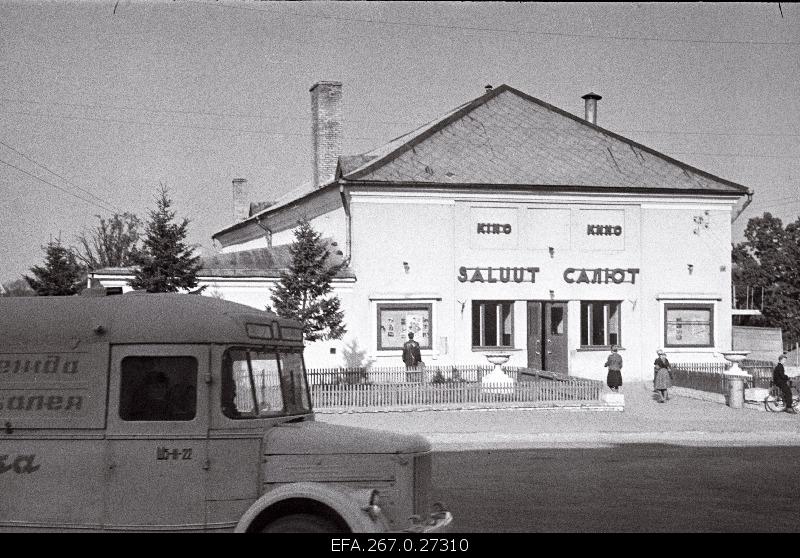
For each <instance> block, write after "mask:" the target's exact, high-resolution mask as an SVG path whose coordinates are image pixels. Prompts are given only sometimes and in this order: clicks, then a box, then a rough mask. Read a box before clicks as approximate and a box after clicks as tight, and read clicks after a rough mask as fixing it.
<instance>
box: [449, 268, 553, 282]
mask: <svg viewBox="0 0 800 558" xmlns="http://www.w3.org/2000/svg"><path fill="white" fill-rule="evenodd" d="M538 271H539V268H538V267H464V266H461V267H459V268H458V280H459V281H461V282H462V283H465V282H467V281H469V282H470V283H497V282H498V281H499V282H500V283H508V282H510V281H513V282H514V283H522V282H523V281H525V280H526V279H527V280H528V281H530V282H531V283H535V282H536V272H538ZM470 272H471V273H470ZM484 273H485V274H486V275H484Z"/></svg>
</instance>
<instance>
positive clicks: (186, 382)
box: [106, 345, 209, 530]
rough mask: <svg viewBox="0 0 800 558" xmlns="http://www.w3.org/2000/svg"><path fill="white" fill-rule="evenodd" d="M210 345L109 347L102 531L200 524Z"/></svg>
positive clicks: (202, 521)
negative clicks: (109, 373)
mask: <svg viewBox="0 0 800 558" xmlns="http://www.w3.org/2000/svg"><path fill="white" fill-rule="evenodd" d="M208 372H209V347H207V346H203V345H121V346H114V347H112V349H111V378H110V382H109V416H108V441H109V442H108V443H109V451H108V461H107V468H108V475H109V477H108V478H109V482H108V491H107V498H106V515H107V520H106V526H107V528H110V529H119V530H128V529H131V530H141V529H145V530H149V529H155V530H158V529H162V530H195V529H198V530H199V529H203V528H204V527H205V521H206V518H205V497H206V489H205V470H204V467H205V466H206V459H207V448H206V440H207V433H208V392H207V389H208V388H207V384H206V383H205V381H204V379H205V377H206V375H207V374H208Z"/></svg>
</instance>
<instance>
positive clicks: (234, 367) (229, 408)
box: [220, 349, 311, 419]
mask: <svg viewBox="0 0 800 558" xmlns="http://www.w3.org/2000/svg"><path fill="white" fill-rule="evenodd" d="M221 389H222V393H221V402H220V404H221V406H222V412H223V414H224V415H225V416H227V417H228V418H233V419H247V418H262V417H270V416H279V415H287V414H304V413H309V412H311V400H310V397H309V393H308V384H307V383H306V377H305V367H304V365H303V356H302V354H301V353H293V352H282V353H281V354H280V355H279V354H277V353H275V352H273V351H263V350H255V349H229V350H228V351H226V352H225V356H224V358H223V363H222V388H221Z"/></svg>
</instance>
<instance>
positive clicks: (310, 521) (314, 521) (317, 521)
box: [261, 513, 342, 533]
mask: <svg viewBox="0 0 800 558" xmlns="http://www.w3.org/2000/svg"><path fill="white" fill-rule="evenodd" d="M261 532H262V533H341V532H342V531H341V529H339V526H338V525H336V523H334V522H333V521H331V520H330V519H327V518H325V517H320V516H318V515H311V514H308V513H295V514H292V515H284V516H283V517H279V518H278V519H276V520H275V521H273V522H271V523H268V524H267V525H265V526H264V528H263V529H262V530H261Z"/></svg>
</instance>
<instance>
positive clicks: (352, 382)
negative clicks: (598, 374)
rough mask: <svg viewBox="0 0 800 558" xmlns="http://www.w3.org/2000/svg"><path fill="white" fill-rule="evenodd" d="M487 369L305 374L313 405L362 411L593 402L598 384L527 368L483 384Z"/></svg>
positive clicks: (346, 370) (599, 388) (597, 395)
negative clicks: (497, 381) (501, 381)
mask: <svg viewBox="0 0 800 558" xmlns="http://www.w3.org/2000/svg"><path fill="white" fill-rule="evenodd" d="M492 369H493V367H491V366H473V365H466V366H438V367H434V366H429V367H425V368H421V369H419V370H406V369H405V368H397V367H393V368H373V369H369V370H368V369H365V368H336V369H319V368H316V369H309V370H307V371H306V373H307V376H308V381H309V384H310V388H311V397H312V401H313V404H314V407H315V408H317V409H325V408H367V407H375V408H381V407H398V406H399V407H404V406H429V405H447V404H461V405H463V404H487V405H492V404H501V403H543V402H568V401H571V402H579V401H580V402H584V401H586V402H596V401H599V400H600V398H601V394H602V392H603V385H604V384H603V383H602V382H600V381H596V380H583V379H576V378H569V377H566V376H563V375H559V374H552V373H548V372H543V371H541V370H533V369H527V368H517V367H509V368H504V369H503V371H504V372H505V373H506V374H507V375H508V376H509V377H511V378H512V379H513V380H514V384H513V385H512V386H509V385H507V384H488V383H483V382H482V380H483V377H484V376H485V375H486V374H488V373H489V372H491V371H492Z"/></svg>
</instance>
